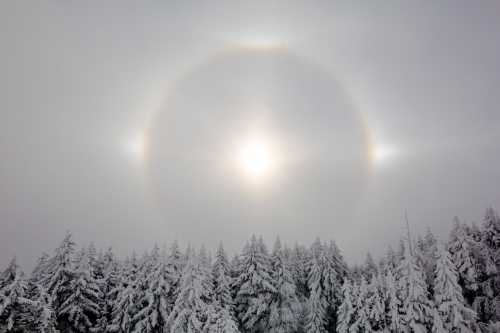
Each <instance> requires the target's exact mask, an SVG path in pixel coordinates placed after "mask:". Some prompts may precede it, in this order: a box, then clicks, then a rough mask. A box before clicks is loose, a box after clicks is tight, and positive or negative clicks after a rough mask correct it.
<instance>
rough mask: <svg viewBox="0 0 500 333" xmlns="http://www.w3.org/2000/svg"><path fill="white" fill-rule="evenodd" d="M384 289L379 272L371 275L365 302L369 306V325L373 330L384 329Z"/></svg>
mask: <svg viewBox="0 0 500 333" xmlns="http://www.w3.org/2000/svg"><path fill="white" fill-rule="evenodd" d="M384 295H385V290H384V286H383V284H382V281H381V279H380V276H379V274H377V275H376V276H375V275H374V276H373V277H372V280H371V281H370V284H369V285H368V297H367V299H366V303H367V305H368V308H369V312H368V318H370V326H371V327H372V328H373V330H374V331H383V330H384V329H385V324H386V321H385V319H386V318H385V297H384Z"/></svg>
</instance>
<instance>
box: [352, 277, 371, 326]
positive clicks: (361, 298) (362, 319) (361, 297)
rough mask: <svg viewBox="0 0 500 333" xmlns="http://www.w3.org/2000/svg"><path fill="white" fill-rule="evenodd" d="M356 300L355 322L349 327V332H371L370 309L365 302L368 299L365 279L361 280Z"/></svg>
mask: <svg viewBox="0 0 500 333" xmlns="http://www.w3.org/2000/svg"><path fill="white" fill-rule="evenodd" d="M356 294H357V298H356V306H355V308H356V320H355V321H354V323H353V324H352V325H351V328H350V332H353V333H354V332H356V333H357V332H371V331H372V327H371V325H370V307H369V305H368V304H367V302H366V299H367V298H368V285H367V283H366V280H365V279H362V280H361V284H360V285H359V289H358V292H357V293H356Z"/></svg>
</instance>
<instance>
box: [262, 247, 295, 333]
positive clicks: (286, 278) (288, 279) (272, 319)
mask: <svg viewBox="0 0 500 333" xmlns="http://www.w3.org/2000/svg"><path fill="white" fill-rule="evenodd" d="M271 264H272V274H271V277H272V280H273V284H274V288H275V292H274V294H273V297H272V301H271V305H270V314H269V324H268V329H267V332H271V333H293V332H296V331H297V327H298V317H299V316H298V315H299V311H300V305H299V301H298V299H297V295H296V294H295V284H294V283H293V278H292V276H291V274H290V271H289V264H288V262H286V259H285V255H284V253H283V250H282V247H281V242H280V240H279V238H278V239H276V242H275V244H274V249H273V254H272V257H271Z"/></svg>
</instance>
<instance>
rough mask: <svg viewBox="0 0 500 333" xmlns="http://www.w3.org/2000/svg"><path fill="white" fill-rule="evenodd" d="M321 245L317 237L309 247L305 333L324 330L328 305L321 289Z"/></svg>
mask: <svg viewBox="0 0 500 333" xmlns="http://www.w3.org/2000/svg"><path fill="white" fill-rule="evenodd" d="M322 251H323V246H322V244H321V242H320V240H319V239H316V241H315V242H314V243H313V245H312V247H311V264H310V268H309V278H308V287H309V299H308V302H307V304H308V314H307V323H306V332H307V333H324V332H326V328H325V326H326V324H327V322H326V308H327V306H328V303H327V300H326V298H325V292H324V289H323V284H322V278H323V262H322V260H323V255H322Z"/></svg>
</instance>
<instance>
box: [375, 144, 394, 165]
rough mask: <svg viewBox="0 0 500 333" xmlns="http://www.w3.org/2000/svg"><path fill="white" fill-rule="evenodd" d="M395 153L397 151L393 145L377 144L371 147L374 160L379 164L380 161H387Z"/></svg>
mask: <svg viewBox="0 0 500 333" xmlns="http://www.w3.org/2000/svg"><path fill="white" fill-rule="evenodd" d="M395 153H396V150H395V148H394V147H392V146H388V145H381V144H376V145H374V146H373V147H372V149H371V157H372V161H373V162H375V163H377V164H378V163H385V162H387V161H388V160H389V159H391V158H392V157H394V154H395Z"/></svg>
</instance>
